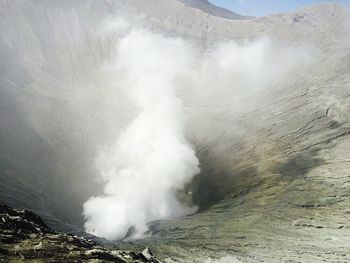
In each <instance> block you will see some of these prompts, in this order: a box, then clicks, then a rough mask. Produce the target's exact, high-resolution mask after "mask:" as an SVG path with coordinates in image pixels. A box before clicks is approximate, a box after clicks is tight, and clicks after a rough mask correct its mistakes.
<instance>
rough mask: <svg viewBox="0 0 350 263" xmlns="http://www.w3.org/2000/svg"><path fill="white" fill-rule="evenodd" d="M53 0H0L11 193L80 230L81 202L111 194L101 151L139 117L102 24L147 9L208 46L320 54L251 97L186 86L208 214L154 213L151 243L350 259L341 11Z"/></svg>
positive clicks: (265, 255) (1, 86) (2, 160)
mask: <svg viewBox="0 0 350 263" xmlns="http://www.w3.org/2000/svg"><path fill="white" fill-rule="evenodd" d="M55 2H57V3H53V1H45V0H42V1H37V0H31V1H28V0H26V1H25V0H1V1H0V28H1V30H0V51H1V52H0V58H1V59H0V69H1V70H0V107H1V110H0V177H1V180H0V200H1V201H3V202H6V203H8V204H10V205H11V206H14V207H19V208H30V209H32V210H33V211H35V212H37V213H38V214H40V216H42V218H43V219H44V221H45V222H46V223H47V224H48V225H50V226H51V227H53V228H55V229H62V230H65V231H75V232H79V231H80V229H79V227H81V226H82V223H83V222H82V216H81V212H82V208H81V207H82V204H83V203H84V202H85V201H86V199H87V198H88V197H90V196H92V195H94V194H97V193H99V192H100V187H99V184H98V183H97V182H96V181H95V179H94V178H95V174H96V169H95V166H94V158H95V157H96V151H97V150H98V147H99V146H100V145H103V144H106V143H108V142H111V141H113V140H114V139H115V137H116V135H117V134H118V133H119V131H120V129H122V128H123V127H125V124H126V123H128V121H129V120H130V116H125V111H124V112H123V108H124V106H125V105H123V103H125V102H124V101H123V100H120V101H118V94H114V93H113V92H110V90H109V89H110V88H111V86H112V84H111V83H108V80H106V79H105V76H104V75H103V74H101V71H100V70H99V69H100V68H101V67H102V66H103V65H104V63H105V62H106V61H108V60H109V59H110V57H111V56H112V54H113V46H114V45H115V41H116V40H115V39H113V38H107V39H104V40H101V37H100V36H99V35H98V32H99V27H100V25H101V23H102V22H103V21H104V19H105V18H106V17H115V16H119V15H120V14H121V13H124V14H125V12H128V13H129V14H130V13H131V14H133V15H135V16H130V17H128V18H129V19H130V21H131V22H134V23H136V24H137V23H140V22H139V20H140V19H141V20H142V19H143V21H142V23H144V24H145V26H146V27H147V28H149V29H151V30H152V31H155V32H162V33H164V34H167V35H170V36H180V37H183V38H185V39H187V40H189V41H191V43H193V44H194V45H197V46H198V47H199V48H201V49H203V48H207V47H209V48H210V47H211V46H212V45H214V44H215V43H218V42H219V41H226V40H233V41H236V42H238V43H243V42H244V41H246V40H252V39H256V38H259V37H261V36H265V37H268V38H269V39H271V41H273V43H278V45H279V46H282V47H283V46H284V47H286V48H289V47H299V46H303V45H305V46H307V47H308V48H309V49H311V50H312V51H314V52H317V54H318V55H317V60H316V63H314V64H313V66H312V67H309V68H307V70H305V71H296V72H292V73H291V74H290V75H288V77H286V78H284V79H283V80H282V81H281V82H279V83H278V84H276V83H269V86H268V87H267V88H266V89H265V90H264V91H263V92H261V93H259V94H258V95H257V96H254V97H249V96H247V97H240V95H239V94H238V93H237V92H236V89H235V87H234V86H232V87H230V86H229V87H228V88H225V89H224V90H218V89H215V87H214V88H213V89H211V90H207V91H196V90H191V89H187V87H184V91H180V93H181V94H180V95H181V98H182V99H183V100H184V103H185V106H186V116H187V118H188V123H189V125H188V138H189V139H190V140H191V142H192V143H193V144H194V145H195V146H196V150H197V155H198V156H199V158H200V161H201V166H202V167H201V168H202V172H201V174H200V175H198V176H197V177H196V178H195V180H194V181H193V182H192V184H191V185H190V186H189V188H191V191H189V192H192V199H193V202H194V203H195V204H197V205H198V206H199V207H200V213H198V214H196V215H192V216H188V217H186V218H183V219H177V220H169V221H166V222H155V223H153V224H152V230H153V233H154V234H153V237H152V238H151V239H149V240H147V241H143V242H141V243H140V244H141V246H144V243H145V242H146V243H147V244H149V245H150V247H151V249H155V250H156V251H157V255H160V256H161V257H162V258H173V260H175V259H176V260H179V261H182V262H191V261H194V262H203V260H204V259H206V258H208V257H221V256H222V257H224V256H227V255H233V256H237V257H239V258H240V259H241V260H242V261H243V262H269V263H272V262H322V261H323V262H349V261H350V254H349V246H350V245H349V244H350V224H349V219H350V211H349V207H350V183H349V182H350V174H349V171H350V160H349V158H348V156H349V152H350V139H349V138H350V116H349V114H350V71H349V68H350V30H349V28H350V26H349V25H350V23H349V15H348V13H347V11H346V10H345V9H344V8H342V7H341V6H339V5H337V4H335V3H328V4H322V5H314V6H309V7H306V8H303V9H300V10H298V11H296V12H293V13H288V14H277V15H273V16H268V17H261V18H250V19H243V20H241V19H227V18H222V17H220V16H214V15H210V14H208V13H207V12H205V11H203V8H199V7H198V8H197V7H193V5H192V6H188V5H186V4H185V3H182V2H178V1H175V0H162V1H158V0H147V1H138V0H116V1H107V0H105V1H97V0H95V1H94V0H90V1H82V0H81V1H55ZM213 14H214V13H213ZM215 14H217V13H215ZM142 15H143V16H142ZM217 15H219V14H217ZM140 17H141V18H140ZM237 18H238V17H237ZM133 20H135V21H133ZM98 87H105V88H104V89H103V90H101V89H97V88H98ZM96 90H98V92H97V91H96ZM82 91H84V92H82ZM81 94H84V95H81ZM208 98H210V99H208ZM115 99H117V101H118V103H115ZM131 112H132V111H131ZM77 226H78V227H77ZM121 245H123V244H121ZM124 245H125V246H128V245H126V244H124ZM134 245H136V246H137V244H134ZM169 260H170V259H169Z"/></svg>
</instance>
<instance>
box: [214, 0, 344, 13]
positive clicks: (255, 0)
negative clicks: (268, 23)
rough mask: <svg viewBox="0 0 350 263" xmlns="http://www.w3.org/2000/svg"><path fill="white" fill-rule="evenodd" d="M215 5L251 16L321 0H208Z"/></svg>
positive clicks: (282, 10) (285, 9)
mask: <svg viewBox="0 0 350 263" xmlns="http://www.w3.org/2000/svg"><path fill="white" fill-rule="evenodd" d="M209 1H210V2H212V3H213V4H215V5H218V6H222V7H225V8H228V9H231V10H232V11H234V12H236V13H239V14H242V15H251V16H263V15H268V14H274V13H280V12H286V11H291V10H295V9H298V8H299V7H301V6H304V5H309V4H315V3H321V2H326V1H321V0H209ZM334 2H340V3H347V4H349V3H350V0H337V1H334Z"/></svg>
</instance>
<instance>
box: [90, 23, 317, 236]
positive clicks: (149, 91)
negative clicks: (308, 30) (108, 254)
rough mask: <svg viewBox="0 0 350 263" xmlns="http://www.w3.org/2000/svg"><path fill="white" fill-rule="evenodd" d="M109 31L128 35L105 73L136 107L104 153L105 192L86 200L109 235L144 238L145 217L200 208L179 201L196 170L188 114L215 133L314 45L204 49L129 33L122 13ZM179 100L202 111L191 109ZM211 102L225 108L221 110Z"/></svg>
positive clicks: (199, 128) (302, 61)
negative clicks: (219, 123)
mask: <svg viewBox="0 0 350 263" xmlns="http://www.w3.org/2000/svg"><path fill="white" fill-rule="evenodd" d="M110 32H113V34H117V35H119V37H120V35H122V37H121V38H120V40H119V41H118V42H117V48H116V55H115V60H114V61H113V62H112V63H110V64H109V65H108V69H109V72H111V71H112V73H113V74H109V75H108V77H107V79H109V80H110V77H111V75H113V76H112V78H111V79H113V83H114V84H115V86H116V88H118V87H119V88H120V89H121V91H122V93H124V94H126V95H127V96H126V97H125V98H121V97H120V98H119V99H122V100H130V102H131V104H133V105H134V106H136V108H137V109H138V114H137V115H136V117H135V119H133V121H131V123H130V124H129V125H128V127H127V128H126V129H125V130H124V131H123V132H122V133H121V134H120V135H119V138H118V139H117V140H116V142H115V143H114V144H113V145H110V146H109V147H108V148H107V149H104V150H103V151H102V152H101V153H100V155H99V158H98V162H97V163H98V169H99V171H100V173H101V175H102V176H103V179H104V180H105V187H104V194H103V195H102V196H99V197H93V198H91V199H89V200H88V201H87V202H86V203H85V204H84V216H85V219H86V223H85V228H86V230H87V231H88V232H91V233H93V234H95V235H98V236H103V237H106V238H110V239H122V238H124V237H126V235H128V237H129V238H141V237H143V236H144V235H145V233H147V231H148V227H147V223H148V222H150V221H153V220H159V219H165V218H171V217H179V216H183V215H186V214H188V213H192V212H194V211H195V209H196V208H194V207H188V206H186V205H184V204H182V203H181V202H180V201H178V200H177V198H176V193H177V190H179V189H183V187H184V186H185V184H186V183H188V182H190V181H191V179H192V178H193V176H194V175H195V174H197V173H198V172H199V168H198V164H199V161H198V159H197V157H196V155H195V152H194V150H193V148H192V147H191V145H190V144H189V143H188V142H187V141H186V138H185V123H186V119H187V118H188V117H189V115H191V114H192V116H190V117H191V118H192V119H191V124H192V126H190V127H188V128H189V129H190V132H191V133H193V134H195V135H196V137H197V139H198V138H199V140H201V142H202V143H203V142H205V141H206V140H207V139H206V138H207V137H211V136H213V137H215V136H214V135H213V134H215V133H218V132H220V131H218V129H217V126H215V125H213V124H215V123H217V121H218V120H220V118H221V119H225V121H227V120H230V119H231V120H232V116H231V115H232V114H233V113H234V112H238V111H240V112H242V111H245V110H249V109H252V108H253V107H256V99H255V98H256V96H257V95H259V94H260V93H261V92H263V91H264V90H270V91H271V90H273V89H276V88H279V87H284V86H285V85H282V84H283V82H284V81H285V79H288V78H287V75H288V74H290V73H297V72H298V71H303V70H305V67H306V66H307V65H309V64H310V63H309V62H310V61H309V60H310V56H309V53H308V52H309V49H308V48H304V47H300V48H286V47H284V46H280V47H279V45H278V44H275V43H272V41H271V40H270V39H268V38H266V37H265V38H260V39H257V40H255V41H251V42H247V43H245V44H242V45H239V44H237V43H235V42H225V43H218V44H217V45H216V47H213V48H211V49H209V50H207V51H204V52H199V51H198V50H195V49H194V48H192V47H191V45H189V44H188V43H187V42H185V41H184V40H181V39H178V38H167V37H164V36H162V35H159V34H154V33H151V32H149V31H147V30H141V29H134V30H130V28H129V25H128V24H127V23H125V22H124V21H123V20H115V21H112V22H108V23H107V26H105V28H104V31H103V32H102V33H103V34H104V35H107V38H108V34H110ZM112 39H113V36H112ZM177 88H179V90H177ZM176 94H181V95H180V96H177V95H176ZM180 98H181V99H180ZM182 101H186V103H187V104H188V105H191V108H192V109H195V110H194V111H193V112H190V113H189V112H186V113H189V115H186V114H185V110H184V106H183V102H182ZM201 106H204V107H201ZM211 106H212V107H211ZM206 109H208V111H206ZM212 109H215V110H217V109H222V111H217V112H218V114H216V115H215V112H216V111H213V110H212ZM231 109H232V110H231ZM129 112H130V110H128V112H127V110H126V111H125V115H130V114H129ZM131 112H134V111H131ZM213 112H214V113H213ZM185 115H186V118H185ZM232 125H234V124H233V122H232ZM131 229H132V230H133V231H130V230H131Z"/></svg>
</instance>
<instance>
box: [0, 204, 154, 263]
mask: <svg viewBox="0 0 350 263" xmlns="http://www.w3.org/2000/svg"><path fill="white" fill-rule="evenodd" d="M10 261H11V262H14V261H21V262H23V261H24V262H25V261H35V262H37V261H40V262H119V263H127V262H139V263H141V262H143V263H147V262H149V263H157V262H159V261H158V260H157V259H156V258H155V257H154V256H153V254H152V252H150V250H149V249H148V248H146V249H145V250H144V251H143V252H142V253H134V252H128V251H121V250H118V249H116V248H115V249H106V248H102V247H101V246H98V244H96V243H95V242H94V241H92V240H89V239H85V238H82V237H78V236H74V235H67V234H64V233H59V232H56V231H53V230H51V229H50V228H49V227H48V226H47V225H46V224H45V223H44V222H43V221H42V219H41V218H40V217H39V216H37V215H36V214H34V213H32V212H30V211H28V210H23V211H19V210H14V209H12V208H10V207H9V206H7V205H4V204H0V262H10Z"/></svg>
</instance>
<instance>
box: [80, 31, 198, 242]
mask: <svg viewBox="0 0 350 263" xmlns="http://www.w3.org/2000/svg"><path fill="white" fill-rule="evenodd" d="M110 66H111V67H112V68H114V69H115V71H116V72H117V74H118V75H119V76H121V79H120V80H119V86H120V87H121V88H122V90H123V92H125V94H126V95H127V96H128V97H129V98H130V100H131V102H132V103H133V104H134V105H135V106H136V107H137V108H138V110H139V114H138V115H137V117H136V118H135V119H134V120H133V121H132V122H131V123H130V124H129V126H128V127H127V128H126V129H125V130H124V131H123V132H122V133H121V134H120V136H119V138H118V140H117V142H116V143H115V144H114V145H112V146H111V147H110V148H109V149H106V150H105V151H103V152H102V154H101V155H100V156H99V159H98V166H99V168H100V171H101V174H102V175H103V177H104V179H105V181H106V184H105V188H104V195H103V196H100V197H94V198H91V199H90V200H88V201H87V202H86V203H85V205H84V215H85V217H86V219H87V221H86V224H85V227H86V229H87V231H89V232H91V233H94V234H96V235H98V236H103V237H107V238H112V239H118V238H123V237H125V235H126V234H127V232H128V231H129V233H130V234H131V236H132V238H140V237H142V236H143V235H144V233H145V232H147V225H146V223H147V222H150V221H152V220H156V219H163V218H169V217H176V216H182V215H185V214H188V213H191V212H194V211H195V208H193V207H187V206H185V205H183V204H181V203H180V201H178V200H177V199H176V191H177V190H179V189H181V188H183V186H184V185H185V184H186V183H188V182H189V181H190V180H191V178H192V177H193V176H194V175H195V174H197V173H198V172H199V168H198V165H199V161H198V159H197V157H196V155H195V151H194V149H193V148H192V147H191V145H190V143H188V142H187V141H186V138H185V136H184V134H185V133H184V129H185V126H184V124H185V122H184V117H183V104H182V101H181V100H180V99H179V98H178V97H177V96H176V94H175V86H174V84H173V81H174V80H175V79H176V78H177V77H179V76H181V75H184V74H187V73H188V72H189V71H190V66H191V54H190V51H189V49H188V47H187V45H186V44H185V43H184V42H183V41H182V40H180V39H167V38H165V37H163V36H160V35H156V34H152V33H150V32H147V31H144V30H134V31H132V32H130V33H129V34H127V35H126V36H125V37H124V38H123V39H121V40H120V41H119V43H118V47H117V59H116V61H115V63H113V65H110ZM130 231H131V232H130Z"/></svg>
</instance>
